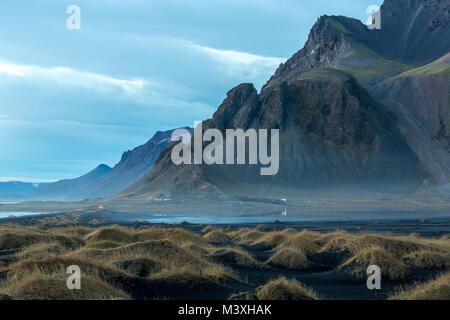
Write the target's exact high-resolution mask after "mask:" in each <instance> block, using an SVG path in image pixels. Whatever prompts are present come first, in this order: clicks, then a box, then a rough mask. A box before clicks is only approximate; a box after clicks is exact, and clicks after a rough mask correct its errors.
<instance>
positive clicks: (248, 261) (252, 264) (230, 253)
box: [209, 248, 263, 269]
mask: <svg viewBox="0 0 450 320" xmlns="http://www.w3.org/2000/svg"><path fill="white" fill-rule="evenodd" d="M209 259H210V260H211V261H213V262H216V263H220V264H222V265H226V266H229V267H233V268H245V269H258V268H262V267H263V265H262V264H261V263H260V262H258V261H256V260H255V259H254V258H253V257H252V256H251V255H250V253H248V252H247V251H244V250H242V249H240V248H223V249H218V250H216V251H215V252H213V253H211V254H210V256H209Z"/></svg>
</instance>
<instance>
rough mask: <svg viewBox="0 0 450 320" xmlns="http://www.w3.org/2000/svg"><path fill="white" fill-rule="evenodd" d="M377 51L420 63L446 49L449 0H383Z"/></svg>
mask: <svg viewBox="0 0 450 320" xmlns="http://www.w3.org/2000/svg"><path fill="white" fill-rule="evenodd" d="M381 14H382V27H381V31H380V32H375V34H376V38H375V39H376V40H375V41H376V42H377V43H376V45H377V51H378V52H380V53H381V54H383V55H385V56H386V57H388V58H392V59H397V60H401V61H404V62H405V63H408V64H413V65H421V64H425V63H429V62H431V61H434V60H436V59H438V58H440V57H442V56H443V55H444V54H446V53H447V52H448V51H449V48H450V2H449V1H443V0H386V1H384V3H383V5H382V6H381Z"/></svg>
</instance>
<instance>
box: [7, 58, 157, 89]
mask: <svg viewBox="0 0 450 320" xmlns="http://www.w3.org/2000/svg"><path fill="white" fill-rule="evenodd" d="M0 73H3V74H7V75H10V76H15V77H20V78H27V79H34V80H36V81H43V80H44V81H52V82H57V83H59V84H61V85H66V86H78V87H87V88H91V89H96V90H104V89H108V88H119V89H122V90H123V91H125V92H126V93H130V94H132V93H136V92H138V91H139V90H141V89H143V88H144V87H145V86H152V87H157V86H159V84H158V83H156V82H151V81H147V80H143V79H120V78H115V77H111V76H107V75H103V74H98V73H91V72H83V71H79V70H76V69H72V68H67V67H61V66H55V67H48V68H44V67H40V66H34V65H21V64H15V63H10V62H5V61H0Z"/></svg>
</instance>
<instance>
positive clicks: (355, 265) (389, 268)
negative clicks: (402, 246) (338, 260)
mask: <svg viewBox="0 0 450 320" xmlns="http://www.w3.org/2000/svg"><path fill="white" fill-rule="evenodd" d="M370 265H377V266H379V267H380V269H381V274H382V276H383V277H387V278H389V279H390V280H398V279H404V278H405V277H406V276H407V275H408V268H407V267H406V266H405V265H404V264H403V263H402V262H401V261H400V260H398V259H397V258H396V257H394V256H393V255H391V254H390V253H389V252H387V251H386V250H385V249H382V248H377V247H374V248H370V249H363V250H361V251H360V252H359V253H358V254H356V255H355V256H353V257H351V258H350V259H348V260H347V261H346V262H344V263H343V264H342V265H341V266H340V267H339V270H340V271H342V272H345V273H348V274H351V275H353V276H355V277H356V278H357V279H366V278H367V267H369V266H370Z"/></svg>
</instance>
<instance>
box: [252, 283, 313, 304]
mask: <svg viewBox="0 0 450 320" xmlns="http://www.w3.org/2000/svg"><path fill="white" fill-rule="evenodd" d="M256 298H257V300H319V297H318V295H317V294H316V293H315V292H314V291H312V290H311V289H309V288H307V287H305V286H304V285H302V284H301V283H300V282H298V281H297V280H287V279H286V278H279V279H277V280H272V281H270V282H268V283H267V284H265V285H264V286H261V287H259V288H258V289H256Z"/></svg>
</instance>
